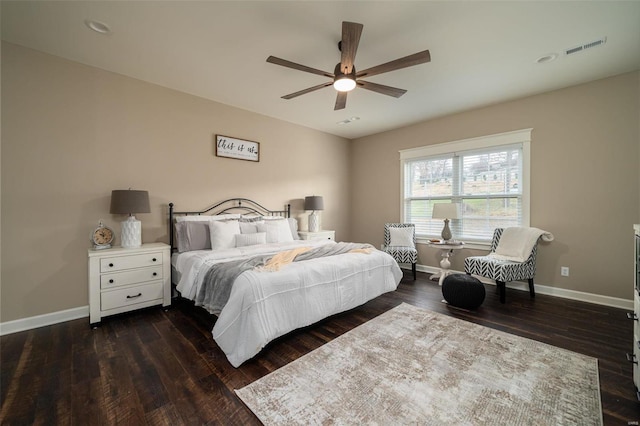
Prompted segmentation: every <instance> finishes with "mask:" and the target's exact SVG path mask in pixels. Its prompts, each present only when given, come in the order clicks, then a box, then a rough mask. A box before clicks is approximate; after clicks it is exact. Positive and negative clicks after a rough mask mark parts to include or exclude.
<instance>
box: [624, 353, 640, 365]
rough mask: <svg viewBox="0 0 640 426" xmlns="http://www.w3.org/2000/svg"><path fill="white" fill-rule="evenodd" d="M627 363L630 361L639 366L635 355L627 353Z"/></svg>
mask: <svg viewBox="0 0 640 426" xmlns="http://www.w3.org/2000/svg"><path fill="white" fill-rule="evenodd" d="M627 361H629V362H630V363H632V364H636V365H637V364H638V360H637V359H636V356H635V354H630V353H627Z"/></svg>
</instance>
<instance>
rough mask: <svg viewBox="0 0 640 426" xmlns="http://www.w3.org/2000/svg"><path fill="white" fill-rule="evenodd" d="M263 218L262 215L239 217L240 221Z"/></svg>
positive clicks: (257, 220)
mask: <svg viewBox="0 0 640 426" xmlns="http://www.w3.org/2000/svg"><path fill="white" fill-rule="evenodd" d="M263 220H264V218H263V217H262V216H245V215H243V216H242V217H241V218H240V222H262V221H263Z"/></svg>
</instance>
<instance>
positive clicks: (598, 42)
mask: <svg viewBox="0 0 640 426" xmlns="http://www.w3.org/2000/svg"><path fill="white" fill-rule="evenodd" d="M606 42H607V38H606V37H602V38H601V39H598V40H594V41H592V42H589V43H585V44H582V45H580V46H576V47H572V48H571V49H567V50H565V51H564V54H565V55H571V54H574V53H578V52H582V51H583V50H587V49H591V48H592V47H597V46H601V45H603V44H605V43H606Z"/></svg>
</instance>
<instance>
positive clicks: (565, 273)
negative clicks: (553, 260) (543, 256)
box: [560, 266, 569, 277]
mask: <svg viewBox="0 0 640 426" xmlns="http://www.w3.org/2000/svg"><path fill="white" fill-rule="evenodd" d="M560 275H562V276H563V277H568V276H569V267H568V266H561V267H560Z"/></svg>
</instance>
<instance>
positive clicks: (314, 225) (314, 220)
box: [309, 210, 320, 232]
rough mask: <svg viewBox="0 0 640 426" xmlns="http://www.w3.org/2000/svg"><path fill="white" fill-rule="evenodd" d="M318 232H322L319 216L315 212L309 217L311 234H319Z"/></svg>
mask: <svg viewBox="0 0 640 426" xmlns="http://www.w3.org/2000/svg"><path fill="white" fill-rule="evenodd" d="M318 231H320V222H319V221H318V215H317V214H316V211H315V210H314V211H312V212H311V214H310V215H309V232H318Z"/></svg>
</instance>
